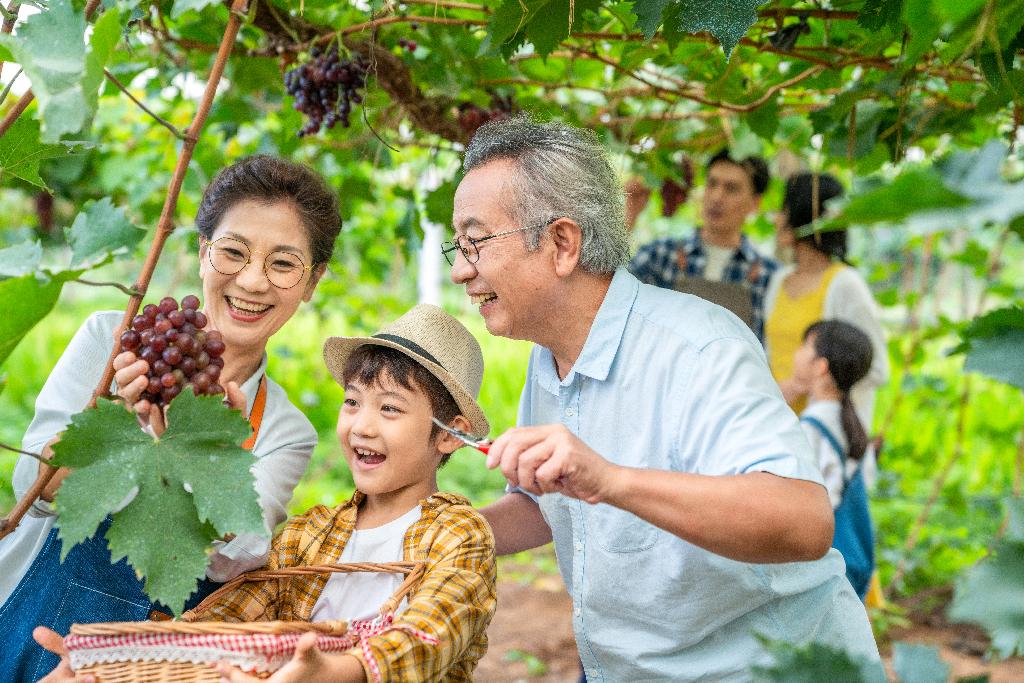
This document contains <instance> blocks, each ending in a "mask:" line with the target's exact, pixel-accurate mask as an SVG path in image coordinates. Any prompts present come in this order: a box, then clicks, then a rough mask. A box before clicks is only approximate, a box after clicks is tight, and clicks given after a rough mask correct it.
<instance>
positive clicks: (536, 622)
mask: <svg viewBox="0 0 1024 683" xmlns="http://www.w3.org/2000/svg"><path fill="white" fill-rule="evenodd" d="M537 559H538V560H539V564H540V565H542V566H544V565H546V566H547V569H548V571H550V570H551V565H550V562H549V559H548V558H546V557H538V558H537ZM530 564H531V565H532V566H533V567H528V566H526V565H515V564H513V563H504V562H503V563H502V565H501V570H502V571H501V575H502V577H503V578H502V580H500V581H499V582H498V612H497V614H495V617H494V621H492V622H491V626H490V629H488V636H489V638H490V648H489V649H488V652H487V655H486V656H485V657H484V658H483V659H482V660H481V662H480V665H479V667H478V668H477V670H476V680H479V681H483V682H485V683H491V682H492V681H493V682H494V683H518V682H519V681H528V682H529V683H570V682H572V683H574V682H575V681H576V680H577V679H578V677H579V670H578V663H577V659H576V643H575V641H574V640H573V636H572V618H571V615H570V610H571V603H570V600H569V597H568V595H567V594H566V592H565V589H564V587H563V586H562V582H561V580H560V579H559V578H558V576H557V575H552V574H550V573H548V572H545V571H544V570H543V569H541V570H539V571H538V570H537V569H536V568H535V567H536V565H535V564H534V563H533V562H531V563H530ZM941 612H942V610H941V609H938V608H935V609H932V610H930V611H929V612H928V613H921V612H915V611H914V609H913V606H911V609H910V613H909V615H908V616H909V617H910V618H911V620H912V621H913V622H914V623H913V624H912V625H911V626H908V627H906V628H902V629H893V630H892V631H890V634H889V639H890V640H899V641H904V642H912V643H925V644H934V645H939V647H940V652H941V656H942V658H943V660H945V661H946V662H947V663H948V664H950V665H951V667H952V676H953V678H952V679H951V680H956V679H958V678H961V677H965V676H978V675H981V674H988V675H989V677H990V678H989V682H990V683H1021V682H1022V681H1024V658H1014V659H1010V660H1006V661H1002V662H998V663H991V662H988V661H987V660H986V659H985V657H984V655H985V652H986V650H987V648H988V639H987V637H986V636H985V634H984V632H982V631H981V630H980V629H978V628H976V627H973V626H970V625H966V624H949V623H947V622H946V621H945V620H944V619H943V618H942V616H941ZM888 650H889V647H888V646H885V645H883V647H882V652H883V655H884V657H885V660H886V663H887V664H888V663H889V658H890V655H889V651H888Z"/></svg>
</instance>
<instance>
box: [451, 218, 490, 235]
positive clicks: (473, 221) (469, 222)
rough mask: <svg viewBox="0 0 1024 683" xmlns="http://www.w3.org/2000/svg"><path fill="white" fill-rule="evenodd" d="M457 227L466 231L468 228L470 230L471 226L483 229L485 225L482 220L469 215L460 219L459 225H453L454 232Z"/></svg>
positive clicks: (457, 229)
mask: <svg viewBox="0 0 1024 683" xmlns="http://www.w3.org/2000/svg"><path fill="white" fill-rule="evenodd" d="M459 228H462V231H463V232H466V231H468V230H472V229H473V228H478V229H485V225H484V223H483V221H481V220H480V219H479V218H474V217H473V216H470V217H469V218H467V219H465V220H464V221H462V223H461V224H460V225H458V226H455V228H454V230H455V232H456V233H458V232H459Z"/></svg>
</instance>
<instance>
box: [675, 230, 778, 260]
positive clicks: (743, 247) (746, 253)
mask: <svg viewBox="0 0 1024 683" xmlns="http://www.w3.org/2000/svg"><path fill="white" fill-rule="evenodd" d="M686 251H687V253H688V254H689V255H690V256H692V255H694V254H703V253H704V251H705V250H704V240H703V239H702V238H701V236H700V230H696V231H694V233H693V237H692V238H691V239H690V240H689V241H688V242H687V245H686ZM734 253H735V254H739V255H740V258H742V259H743V260H744V261H746V262H747V263H756V262H757V261H759V260H760V257H759V256H758V254H757V250H756V249H754V245H753V244H751V242H750V240H749V239H748V238H747V236H746V235H743V234H741V235H740V246H739V247H738V248H737V249H736V251H735V252H734Z"/></svg>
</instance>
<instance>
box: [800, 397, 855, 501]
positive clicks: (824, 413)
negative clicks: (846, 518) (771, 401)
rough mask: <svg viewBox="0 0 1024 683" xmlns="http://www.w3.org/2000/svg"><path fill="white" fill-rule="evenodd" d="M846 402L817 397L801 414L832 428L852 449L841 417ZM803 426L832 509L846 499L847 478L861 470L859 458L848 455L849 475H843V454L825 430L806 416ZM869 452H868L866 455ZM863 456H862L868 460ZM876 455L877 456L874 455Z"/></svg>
mask: <svg viewBox="0 0 1024 683" xmlns="http://www.w3.org/2000/svg"><path fill="white" fill-rule="evenodd" d="M841 410H842V406H841V405H840V403H839V401H813V402H811V403H809V404H808V405H807V407H806V408H805V409H804V412H802V413H800V417H801V418H803V417H813V418H815V419H816V420H818V421H819V422H821V424H823V425H824V426H825V428H826V429H828V431H830V432H832V436H833V437H835V439H836V441H837V442H838V443H839V446H840V447H842V448H843V449H844V450H845V451H847V452H849V449H850V444H849V441H847V439H846V432H844V431H843V421H842V418H841V417H840V412H841ZM800 426H801V427H803V428H804V433H805V434H806V435H807V441H808V442H809V443H810V444H811V450H812V451H813V452H814V461H815V462H816V463H818V468H819V469H820V470H821V478H822V479H824V480H825V488H826V489H828V497H829V500H831V501H832V509H833V510H834V509H836V508H837V507H839V503H841V502H842V500H843V489H844V488H845V487H846V480H847V479H849V478H850V477H852V476H853V475H854V473H855V472H856V471H857V466H858V465H859V464H860V462H859V461H857V460H854V459H853V458H849V457H848V458H846V468H845V470H846V471H845V477H844V476H843V474H844V472H843V469H844V468H843V463H842V461H841V460H840V459H839V454H838V453H836V449H835V448H834V447H833V446H832V444H831V443H830V442H829V440H828V439H826V438H825V436H824V435H823V434H822V433H821V430H820V429H818V428H817V427H815V426H814V425H812V424H808V423H807V422H804V421H803V420H801V421H800ZM867 457H869V454H865V458H864V459H866V458H867ZM864 459H862V460H864ZM872 459H873V458H872Z"/></svg>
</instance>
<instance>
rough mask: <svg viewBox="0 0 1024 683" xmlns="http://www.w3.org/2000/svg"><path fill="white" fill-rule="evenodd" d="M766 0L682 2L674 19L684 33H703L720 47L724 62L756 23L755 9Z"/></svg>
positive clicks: (687, 0)
mask: <svg viewBox="0 0 1024 683" xmlns="http://www.w3.org/2000/svg"><path fill="white" fill-rule="evenodd" d="M765 2H767V0H682V1H681V2H680V4H679V12H678V14H677V15H676V16H677V21H678V22H679V23H678V28H679V30H681V31H683V32H684V33H700V32H701V31H707V32H709V33H710V34H711V35H713V36H714V37H715V38H717V39H718V42H719V43H721V45H722V50H723V51H724V52H725V57H726V59H728V58H729V56H730V55H731V54H732V51H733V48H735V47H736V46H737V45H738V44H739V42H740V39H741V38H743V36H744V35H746V33H747V31H748V30H749V29H750V27H751V26H753V25H754V22H756V21H757V12H756V11H755V10H757V8H758V7H760V6H761V5H763V4H765Z"/></svg>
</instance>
